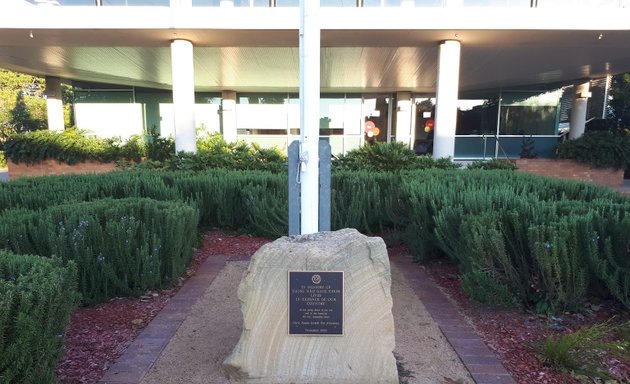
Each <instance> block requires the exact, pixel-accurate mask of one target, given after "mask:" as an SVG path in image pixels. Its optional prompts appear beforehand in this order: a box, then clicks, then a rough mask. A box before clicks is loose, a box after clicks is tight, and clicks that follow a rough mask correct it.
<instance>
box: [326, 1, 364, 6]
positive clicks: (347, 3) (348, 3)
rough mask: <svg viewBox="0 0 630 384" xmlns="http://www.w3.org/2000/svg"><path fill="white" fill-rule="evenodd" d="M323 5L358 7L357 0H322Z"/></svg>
mask: <svg viewBox="0 0 630 384" xmlns="http://www.w3.org/2000/svg"><path fill="white" fill-rule="evenodd" d="M319 5H320V6H322V7H356V6H357V0H321V1H320V3H319Z"/></svg>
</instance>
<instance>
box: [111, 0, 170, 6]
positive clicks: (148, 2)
mask: <svg viewBox="0 0 630 384" xmlns="http://www.w3.org/2000/svg"><path fill="white" fill-rule="evenodd" d="M102 4H103V5H104V6H106V5H116V6H121V5H123V6H160V7H169V6H170V5H171V3H170V0H102Z"/></svg>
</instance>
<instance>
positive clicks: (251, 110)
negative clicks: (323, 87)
mask: <svg viewBox="0 0 630 384" xmlns="http://www.w3.org/2000/svg"><path fill="white" fill-rule="evenodd" d="M296 106H297V105H296ZM289 107H290V105H289V98H288V95H287V94H286V93H242V94H239V95H238V97H237V105H236V128H237V132H238V133H239V134H257V135H273V134H278V135H286V134H287V124H288V119H289V110H290V108H289ZM297 107H298V118H299V106H297Z"/></svg>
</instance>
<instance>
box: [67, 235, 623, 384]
mask: <svg viewBox="0 0 630 384" xmlns="http://www.w3.org/2000/svg"><path fill="white" fill-rule="evenodd" d="M269 241H270V240H269V239H265V238H260V237H252V236H247V235H237V234H233V233H228V232H225V231H212V232H209V233H208V234H206V236H205V237H204V244H203V246H202V248H200V249H199V250H197V252H195V258H194V260H193V262H192V263H191V266H190V267H189V268H188V270H187V272H186V276H184V277H183V278H182V279H180V282H179V283H178V284H177V285H176V286H174V287H172V288H170V289H165V290H160V291H155V292H147V293H146V294H145V295H144V296H142V297H140V298H117V299H113V300H111V301H110V302H108V303H105V304H101V305H98V306H95V307H87V308H79V309H77V310H76V311H75V312H74V314H73V315H72V318H71V322H70V327H69V329H68V331H67V333H66V353H65V356H64V358H63V359H62V360H61V361H60V362H59V364H58V367H57V377H58V378H59V381H60V382H61V384H78V383H81V384H85V383H96V382H98V380H99V379H100V378H101V377H102V376H103V373H104V371H105V370H107V368H108V367H109V366H110V365H111V364H112V363H113V362H114V361H115V360H116V359H117V358H118V357H119V356H120V355H121V354H122V353H123V351H124V350H125V348H127V346H128V345H129V344H130V343H131V342H132V341H133V339H134V338H135V336H136V335H138V333H139V332H140V331H141V330H142V329H143V328H144V327H145V326H146V325H147V324H148V323H149V322H150V321H151V319H153V317H154V316H155V315H156V314H157V313H158V312H159V311H160V310H161V309H162V308H163V307H164V306H165V305H166V303H168V301H169V299H170V297H171V296H173V295H174V294H175V292H176V291H177V289H178V288H179V286H181V284H182V283H183V282H184V281H185V280H186V279H187V278H188V277H189V276H192V275H193V274H194V273H195V271H196V270H197V269H198V268H199V266H200V265H201V264H202V263H203V262H204V261H205V260H206V259H207V258H208V257H209V256H219V255H221V256H245V255H252V254H253V253H254V252H255V251H256V250H257V249H258V248H259V247H260V246H262V245H263V244H265V243H267V242H269ZM390 253H405V254H408V252H407V250H406V249H405V248H404V247H402V246H399V247H395V248H392V249H390ZM418 268H425V269H426V271H427V273H428V274H429V276H431V278H432V279H433V280H434V281H435V282H436V283H437V284H438V285H439V286H440V288H441V289H442V290H443V291H444V292H445V293H446V294H447V295H448V296H450V297H451V299H453V300H454V301H455V302H456V303H457V306H458V307H459V309H460V310H461V311H462V313H463V314H464V315H465V316H466V317H468V318H469V319H470V320H471V321H472V324H473V325H474V327H475V329H476V331H477V332H478V333H479V334H480V336H481V338H482V339H483V340H484V342H485V343H486V344H487V345H488V346H489V347H490V348H491V349H492V350H494V351H495V352H496V353H497V355H498V356H499V357H500V358H501V360H502V362H503V364H504V365H505V367H506V368H507V369H508V370H509V371H510V373H511V374H512V375H513V376H514V379H515V380H516V381H517V382H518V383H521V384H531V383H541V384H574V383H579V381H578V380H576V379H574V378H572V377H570V376H569V375H567V374H564V373H561V372H556V371H553V370H551V369H550V368H548V367H545V366H544V365H543V364H542V363H541V361H540V360H539V357H538V356H537V354H536V352H535V350H534V348H533V344H534V343H536V342H538V341H541V340H544V338H545V337H546V336H548V335H551V334H558V333H561V332H566V331H568V330H575V329H577V328H580V327H582V326H588V325H592V324H594V323H597V322H601V321H604V320H606V319H608V318H610V317H612V316H613V315H615V314H617V315H620V316H624V318H626V319H627V318H630V315H629V314H628V313H627V312H626V313H620V312H619V310H618V307H616V306H615V305H614V304H612V303H608V302H603V303H600V302H598V303H597V305H592V306H591V307H589V308H592V309H589V310H586V311H584V312H583V313H580V314H575V313H567V314H564V315H562V316H561V317H560V318H555V320H553V319H552V318H551V317H549V318H548V317H544V316H539V315H536V314H532V313H527V312H523V311H521V310H499V309H493V308H488V307H487V306H484V305H481V304H479V303H476V302H474V301H472V300H471V299H470V298H468V296H467V295H466V294H465V293H464V292H463V291H462V289H461V286H460V281H459V275H458V272H457V268H456V267H454V266H452V265H444V264H433V265H430V266H422V267H420V266H419V267H418ZM607 364H608V366H609V371H610V372H611V374H613V375H615V376H616V377H618V378H623V379H622V380H626V381H622V382H630V363H628V362H620V361H618V360H615V359H608V360H607Z"/></svg>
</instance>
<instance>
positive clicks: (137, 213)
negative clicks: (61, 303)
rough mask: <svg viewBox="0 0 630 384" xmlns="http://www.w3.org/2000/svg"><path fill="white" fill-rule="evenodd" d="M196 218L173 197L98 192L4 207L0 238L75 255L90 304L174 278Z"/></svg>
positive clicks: (6, 243) (25, 249)
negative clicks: (42, 205) (43, 205)
mask: <svg viewBox="0 0 630 384" xmlns="http://www.w3.org/2000/svg"><path fill="white" fill-rule="evenodd" d="M197 224H198V212H197V209H196V208H194V207H191V206H189V205H186V204H184V203H181V202H165V201H155V200H151V199H145V198H128V199H120V200H116V199H103V200H95V201H91V202H77V203H71V204H64V205H58V206H52V207H50V208H47V209H44V210H41V211H28V210H13V211H5V212H4V214H3V215H2V217H1V218H0V244H2V247H3V248H5V249H8V250H11V251H13V252H16V253H30V254H36V255H40V256H46V257H49V256H52V255H57V256H59V257H61V258H62V259H64V260H72V261H74V262H76V264H77V266H78V282H79V283H78V286H79V289H80V291H81V293H82V295H83V302H84V303H86V304H92V303H97V302H102V301H104V300H107V299H109V298H112V297H115V296H128V295H138V294H141V293H143V292H145V291H146V290H147V289H153V288H157V287H160V286H161V285H162V284H164V283H167V282H171V281H174V280H176V279H177V278H178V277H180V276H181V275H182V273H183V272H184V270H185V268H186V266H187V264H188V262H189V261H190V259H191V257H192V252H193V247H194V245H195V241H196V231H197Z"/></svg>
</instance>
